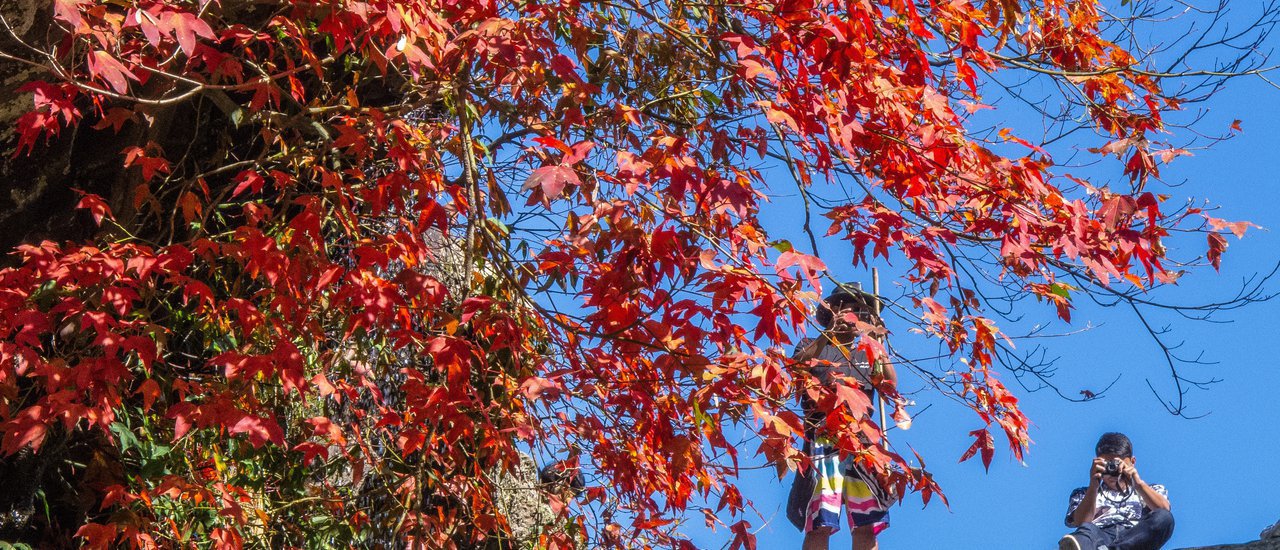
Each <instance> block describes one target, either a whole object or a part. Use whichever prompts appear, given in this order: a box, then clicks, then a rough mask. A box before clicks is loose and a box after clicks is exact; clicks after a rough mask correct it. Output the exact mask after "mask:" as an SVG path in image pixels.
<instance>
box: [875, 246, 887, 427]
mask: <svg viewBox="0 0 1280 550" xmlns="http://www.w3.org/2000/svg"><path fill="white" fill-rule="evenodd" d="M871 293H872V294H873V295H875V300H874V301H873V305H872V306H871V308H872V309H873V310H874V311H875V314H876V319H879V318H880V270H878V269H876V268H874V267H873V268H871ZM882 343H883V342H882ZM881 361H883V359H881ZM883 375H884V369H883V368H881V376H883ZM876 404H877V405H879V407H880V433H885V431H886V430H888V429H889V428H888V427H887V426H888V425H887V424H885V416H884V395H883V392H881V391H880V390H876Z"/></svg>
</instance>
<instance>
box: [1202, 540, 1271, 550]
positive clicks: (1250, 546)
mask: <svg viewBox="0 0 1280 550" xmlns="http://www.w3.org/2000/svg"><path fill="white" fill-rule="evenodd" d="M1182 550H1280V538H1273V539H1265V540H1255V541H1253V542H1246V543H1243V544H1220V545H1218V546H1197V547H1195V548H1183V549H1182Z"/></svg>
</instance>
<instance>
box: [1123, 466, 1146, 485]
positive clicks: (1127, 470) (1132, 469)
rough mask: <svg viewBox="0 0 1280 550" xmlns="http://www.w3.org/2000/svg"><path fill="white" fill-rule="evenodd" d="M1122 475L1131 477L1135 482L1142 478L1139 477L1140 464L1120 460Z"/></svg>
mask: <svg viewBox="0 0 1280 550" xmlns="http://www.w3.org/2000/svg"><path fill="white" fill-rule="evenodd" d="M1120 475H1121V476H1123V477H1127V478H1129V479H1130V480H1131V481H1133V483H1135V484H1136V483H1138V482H1139V481H1141V480H1142V478H1140V477H1138V466H1137V465H1136V464H1133V463H1130V462H1129V461H1128V460H1121V461H1120Z"/></svg>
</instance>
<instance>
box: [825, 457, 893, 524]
mask: <svg viewBox="0 0 1280 550" xmlns="http://www.w3.org/2000/svg"><path fill="white" fill-rule="evenodd" d="M829 443H830V442H829V441H827V440H825V439H823V438H818V439H817V440H816V441H813V442H812V443H810V444H809V445H808V447H809V449H808V450H809V456H810V457H811V458H812V459H813V465H814V469H813V470H810V471H809V473H808V475H816V476H817V483H815V484H814V488H813V495H812V496H811V497H809V508H808V514H807V515H806V518H805V524H804V532H806V533H809V532H815V531H817V532H826V533H835V532H837V531H839V530H840V506H841V504H843V505H844V508H845V513H846V514H847V515H848V521H849V528H850V529H856V528H858V527H866V526H871V528H872V531H873V532H875V533H880V532H881V531H883V530H885V529H886V528H887V527H889V506H891V505H893V499H892V498H891V497H889V496H888V495H887V494H886V492H885V491H884V490H883V489H881V488H880V484H879V482H877V481H876V478H875V476H873V475H871V474H870V473H869V472H867V471H866V470H864V469H863V468H862V467H861V466H859V465H858V464H857V463H856V462H855V461H854V459H853V457H848V458H845V459H844V460H841V459H840V455H839V453H838V452H837V451H836V449H835V447H833V446H831V445H830V444H829Z"/></svg>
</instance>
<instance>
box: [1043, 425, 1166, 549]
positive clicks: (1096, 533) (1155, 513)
mask: <svg viewBox="0 0 1280 550" xmlns="http://www.w3.org/2000/svg"><path fill="white" fill-rule="evenodd" d="M1094 454H1095V455H1096V456H1097V458H1094V459H1093V464H1091V465H1090V466H1089V486H1088V487H1080V488H1078V489H1076V490H1075V491H1072V492H1071V502H1070V504H1069V505H1068V506H1067V520H1066V523H1067V526H1068V527H1075V528H1076V530H1075V532H1073V533H1071V534H1069V535H1066V536H1064V537H1062V539H1061V540H1060V541H1058V549H1059V550H1159V548H1160V547H1161V546H1164V543H1166V542H1168V541H1169V537H1171V536H1173V514H1172V513H1171V512H1170V511H1169V496H1168V492H1167V491H1165V488H1164V486H1163V485H1151V484H1148V483H1147V482H1146V481H1143V479H1142V477H1141V476H1139V475H1138V468H1137V460H1135V459H1134V457H1133V444H1132V443H1131V442H1130V441H1129V438H1128V437H1126V436H1125V435H1124V434H1121V433H1116V432H1109V433H1105V434H1103V435H1102V437H1101V438H1100V439H1098V445H1097V446H1096V447H1095V448H1094Z"/></svg>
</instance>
